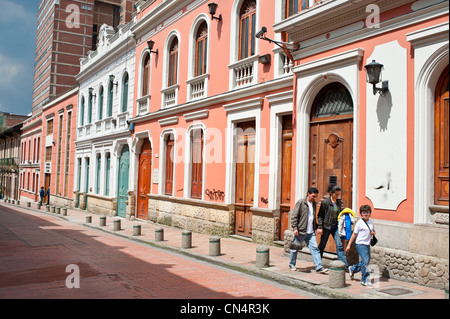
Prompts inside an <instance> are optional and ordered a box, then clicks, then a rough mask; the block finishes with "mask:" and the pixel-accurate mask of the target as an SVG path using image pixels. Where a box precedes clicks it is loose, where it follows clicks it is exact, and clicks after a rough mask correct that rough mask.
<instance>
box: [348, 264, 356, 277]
mask: <svg viewBox="0 0 450 319" xmlns="http://www.w3.org/2000/svg"><path fill="white" fill-rule="evenodd" d="M348 273H349V274H350V278H351V279H353V277H355V273H354V271H353V270H352V267H348Z"/></svg>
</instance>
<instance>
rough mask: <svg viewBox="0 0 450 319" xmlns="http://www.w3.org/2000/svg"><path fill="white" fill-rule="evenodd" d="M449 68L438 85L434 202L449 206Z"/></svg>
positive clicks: (435, 113)
mask: <svg viewBox="0 0 450 319" xmlns="http://www.w3.org/2000/svg"><path fill="white" fill-rule="evenodd" d="M448 99H449V69H448V66H447V68H446V69H445V71H444V72H443V73H442V75H441V77H440V79H439V81H438V84H437V86H436V99H435V101H436V102H435V112H434V116H435V135H434V149H435V151H434V153H435V164H434V176H435V178H434V203H435V204H436V205H445V206H448V204H449V201H448V197H449V183H448V180H449V163H448V162H449V160H448V158H449V153H448V149H449V143H448V139H449V136H448V132H449V116H448V112H449V106H448Z"/></svg>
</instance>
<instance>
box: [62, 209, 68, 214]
mask: <svg viewBox="0 0 450 319" xmlns="http://www.w3.org/2000/svg"><path fill="white" fill-rule="evenodd" d="M62 215H63V216H67V208H63V209H62Z"/></svg>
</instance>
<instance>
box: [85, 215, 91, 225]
mask: <svg viewBox="0 0 450 319" xmlns="http://www.w3.org/2000/svg"><path fill="white" fill-rule="evenodd" d="M90 223H92V216H86V224H90Z"/></svg>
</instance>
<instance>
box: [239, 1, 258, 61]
mask: <svg viewBox="0 0 450 319" xmlns="http://www.w3.org/2000/svg"><path fill="white" fill-rule="evenodd" d="M239 28H240V29H239V59H240V60H243V59H245V58H248V57H249V56H252V55H254V54H255V33H256V0H247V1H245V2H244V4H243V5H242V8H241V13H240V24H239Z"/></svg>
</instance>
